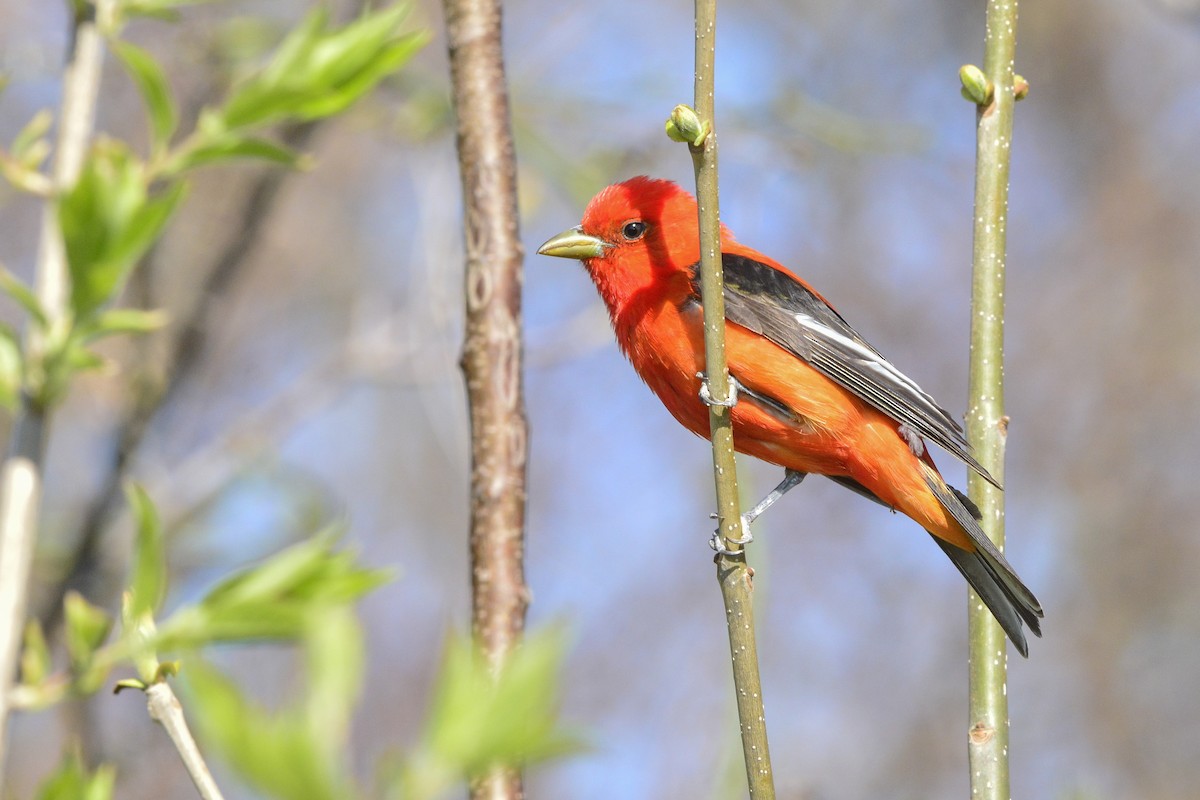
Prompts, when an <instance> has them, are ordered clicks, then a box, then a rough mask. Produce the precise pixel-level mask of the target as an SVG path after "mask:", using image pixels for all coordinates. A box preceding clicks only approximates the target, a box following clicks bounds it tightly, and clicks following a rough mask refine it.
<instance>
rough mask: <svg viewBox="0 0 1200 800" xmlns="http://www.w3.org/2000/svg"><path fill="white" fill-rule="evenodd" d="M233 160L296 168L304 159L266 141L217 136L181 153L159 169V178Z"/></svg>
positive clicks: (285, 148)
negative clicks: (240, 159) (160, 172)
mask: <svg viewBox="0 0 1200 800" xmlns="http://www.w3.org/2000/svg"><path fill="white" fill-rule="evenodd" d="M237 158H252V159H258V160H261V161H270V162H272V163H275V164H282V165H284V166H286V167H300V166H303V164H304V157H303V156H301V155H300V154H299V153H297V152H296V151H295V150H292V149H290V148H287V147H284V146H283V145H280V144H276V143H275V142H271V141H268V140H267V139H259V138H256V137H253V136H239V135H236V134H218V135H217V136H216V138H207V139H204V138H202V139H201V143H200V144H198V145H197V146H196V147H192V148H188V149H185V150H182V151H181V152H180V153H179V155H178V156H177V157H175V158H173V159H172V160H171V161H170V162H169V163H168V164H167V166H166V167H165V168H164V169H163V174H164V175H165V176H168V177H169V176H172V175H178V174H181V173H183V172H185V171H187V170H189V169H195V168H196V167H201V166H205V165H207V164H212V163H215V162H221V161H231V160H233V159H237Z"/></svg>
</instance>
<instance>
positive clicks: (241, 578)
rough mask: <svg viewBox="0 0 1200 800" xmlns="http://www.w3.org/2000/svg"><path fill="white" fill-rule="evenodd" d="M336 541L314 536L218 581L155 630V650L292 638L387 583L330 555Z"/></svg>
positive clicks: (348, 559) (341, 555) (340, 555)
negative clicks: (323, 614) (325, 613)
mask: <svg viewBox="0 0 1200 800" xmlns="http://www.w3.org/2000/svg"><path fill="white" fill-rule="evenodd" d="M334 541H335V539H334V537H333V536H332V535H329V534H325V535H318V536H316V537H314V538H313V539H311V540H309V541H307V542H302V543H300V544H298V545H294V546H292V547H290V548H288V549H286V550H284V551H283V552H281V553H278V554H276V555H275V556H272V557H271V558H269V559H267V560H266V561H264V562H263V563H261V564H259V565H258V566H256V567H252V568H250V569H248V570H245V571H243V572H241V573H239V574H237V575H234V576H233V577H231V578H228V579H226V580H224V581H222V582H221V583H220V584H218V585H217V586H216V587H215V588H214V589H213V590H212V591H211V592H209V593H208V595H207V596H206V597H205V598H204V599H203V600H201V601H200V603H199V604H197V605H193V606H188V607H185V608H183V609H180V610H179V611H177V612H176V613H175V614H173V615H171V617H170V618H168V619H167V620H166V621H165V622H163V623H162V624H161V625H160V626H159V636H158V639H157V642H158V646H159V647H160V648H161V649H164V650H166V649H170V648H181V647H192V646H197V645H202V644H208V643H210V642H215V641H237V640H246V639H282V638H294V637H297V636H299V635H301V634H302V633H303V632H304V631H305V630H306V626H307V625H308V623H309V620H310V619H311V617H312V615H313V614H314V613H317V612H319V611H321V610H323V609H326V608H328V607H330V606H334V605H337V604H345V603H350V602H353V601H355V600H357V599H358V598H359V597H361V596H362V595H364V594H366V593H367V592H369V591H371V590H372V589H374V588H376V587H377V586H379V585H381V584H382V583H384V582H385V581H387V580H388V578H389V574H388V573H387V572H386V571H384V570H366V569H362V568H360V567H358V566H357V565H356V564H355V562H354V555H353V554H352V553H348V552H334V551H333V549H332V548H333V543H334Z"/></svg>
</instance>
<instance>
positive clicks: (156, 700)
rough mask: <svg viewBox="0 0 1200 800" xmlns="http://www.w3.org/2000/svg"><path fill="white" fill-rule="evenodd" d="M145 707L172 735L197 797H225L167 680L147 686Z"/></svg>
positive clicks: (215, 799) (217, 799)
mask: <svg viewBox="0 0 1200 800" xmlns="http://www.w3.org/2000/svg"><path fill="white" fill-rule="evenodd" d="M146 708H147V711H148V712H149V713H150V719H152V720H154V721H155V722H157V723H158V724H159V725H162V726H163V728H165V729H166V731H167V735H168V736H170V737H171V741H172V742H173V743H174V745H175V749H176V750H178V751H179V757H180V758H181V759H183V764H184V766H185V767H187V771H188V775H191V776H192V783H194V784H196V791H197V792H199V793H200V797H202V798H203V800H224V796H223V795H222V794H221V790H220V789H219V788H217V782H216V781H215V780H213V776H212V772H210V771H209V769H208V764H206V763H205V762H204V756H203V755H201V753H200V748H199V747H197V746H196V740H195V739H193V738H192V732H191V730H189V729H188V724H187V720H186V719H184V717H183V706H181V705H180V704H179V698H177V697H176V696H175V692H173V691H172V690H171V687H170V686H168V685H167V683H166V681H160V682H158V683H155V684H152V685H150V686H149V687H147V688H146Z"/></svg>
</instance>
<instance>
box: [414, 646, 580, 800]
mask: <svg viewBox="0 0 1200 800" xmlns="http://www.w3.org/2000/svg"><path fill="white" fill-rule="evenodd" d="M564 645H565V639H564V636H563V634H562V631H560V630H554V629H551V630H548V631H543V632H541V633H537V634H534V635H531V636H529V637H528V638H527V639H526V641H525V642H524V643H523V644H522V645H521V647H520V648H519V649H517V650H516V651H515V653H514V654H513V656H512V658H511V659H510V660H509V661H508V662H507V663H505V664H504V666H503V667H502V668H501V670H500V672H499V675H494V674H493V669H492V667H491V666H490V665H489V664H488V663H487V659H486V658H484V656H483V655H482V654H481V653H480V652H479V650H478V649H477V648H476V647H474V646H473V645H472V644H471V643H470V642H468V641H463V640H460V639H451V640H450V641H449V642H448V643H447V645H446V651H445V656H444V658H443V661H442V666H441V674H440V676H439V682H438V684H437V686H436V687H435V688H434V691H433V707H432V709H431V711H430V715H429V720H428V721H427V722H426V725H425V729H424V732H423V733H422V735H421V739H420V744H419V745H418V747H417V749H416V751H415V752H414V753H413V755H412V756H411V757H410V758H409V759H408V760H407V762H406V763H405V765H404V767H403V769H402V770H401V771H400V773H399V777H398V778H397V779H396V781H395V783H394V785H393V787H392V795H393V796H395V797H397V798H406V799H407V800H427V799H430V798H436V797H441V796H442V795H443V794H444V793H445V792H446V791H447V790H449V789H450V788H451V787H453V786H454V785H455V783H456V782H457V781H458V780H459V779H460V776H462V775H470V776H481V775H484V774H485V773H486V772H487V771H488V770H489V769H490V768H493V767H497V766H503V765H519V766H529V765H533V764H537V763H538V762H541V761H545V760H547V759H550V758H554V757H557V756H562V755H566V754H568V753H572V752H575V751H577V750H579V749H580V748H581V742H580V740H579V739H578V738H577V737H576V736H573V735H571V734H569V733H567V732H565V731H563V730H560V729H559V727H558V721H557V716H558V706H559V703H560V696H561V689H560V687H559V677H558V676H559V675H560V673H561V664H562V659H563V654H564V649H565V648H564Z"/></svg>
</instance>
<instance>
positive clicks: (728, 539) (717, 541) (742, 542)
mask: <svg viewBox="0 0 1200 800" xmlns="http://www.w3.org/2000/svg"><path fill="white" fill-rule="evenodd" d="M709 516H710V517H711V518H712V519H717V515H716V514H709ZM750 522H751V518H750V517H748V516H747V515H746V514H743V515H742V516H741V518H740V519H739V523H740V524H741V528H742V535H741V536H722V535H721V529H720V528H718V529H717V530H715V531H713V535H712V538H711V539H709V541H708V546H709V547H711V548H712V549H713V550H715V551H716V553H717V555H719V556H736V555H740V554H741V553H742V552H743V548H745V546H746V545H748V544H750V543H751V542H753V541H754V534H753V533H751V532H750ZM731 544H732V545H736V547H737V549H736V550H731V549H729V547H728V545H731Z"/></svg>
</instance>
